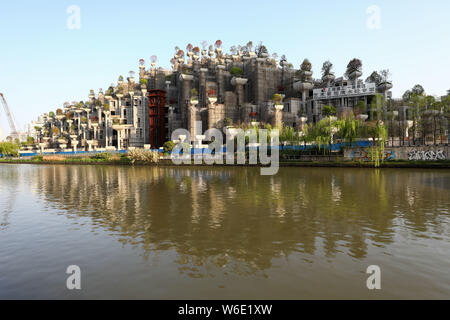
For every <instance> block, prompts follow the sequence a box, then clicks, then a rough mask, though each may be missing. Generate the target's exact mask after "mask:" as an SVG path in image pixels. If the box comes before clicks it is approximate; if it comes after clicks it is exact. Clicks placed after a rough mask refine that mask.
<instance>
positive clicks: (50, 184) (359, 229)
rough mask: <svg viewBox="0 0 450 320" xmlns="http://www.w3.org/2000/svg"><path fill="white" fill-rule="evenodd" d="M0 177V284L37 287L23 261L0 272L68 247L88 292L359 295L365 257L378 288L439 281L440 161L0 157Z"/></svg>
mask: <svg viewBox="0 0 450 320" xmlns="http://www.w3.org/2000/svg"><path fill="white" fill-rule="evenodd" d="M0 178H1V181H0V192H1V194H2V196H1V200H0V210H1V211H0V212H1V215H0V241H1V243H8V244H9V245H8V246H3V245H2V248H1V249H0V258H1V261H0V262H1V263H2V265H0V271H2V267H3V269H4V270H3V273H2V276H0V297H2V293H1V291H2V290H1V289H2V283H3V286H4V289H5V290H4V291H3V292H4V297H7V298H8V297H11V296H19V297H21V296H25V297H27V292H28V293H29V292H31V293H32V294H30V295H31V296H32V297H40V296H41V295H40V291H39V290H38V288H32V289H30V288H29V286H30V283H29V282H30V281H31V282H34V281H35V280H34V279H35V278H34V277H33V275H29V282H28V284H24V283H23V281H20V280H18V279H16V278H15V279H14V280H11V277H14V275H15V274H14V270H17V264H19V263H27V261H28V259H30V260H31V259H34V260H33V261H34V262H35V263H36V264H38V265H39V267H40V268H42V269H40V270H37V272H39V273H40V274H44V275H45V273H46V272H48V273H51V272H57V271H56V270H59V269H58V268H62V265H64V263H65V262H66V260H67V262H69V260H70V261H75V262H77V261H80V262H79V263H80V264H81V262H83V264H84V266H85V268H92V270H96V271H95V272H94V271H93V272H92V273H91V274H90V276H91V277H92V278H91V281H92V282H95V284H96V286H95V287H96V289H95V290H93V291H91V292H86V293H85V294H86V296H87V297H104V296H108V294H111V293H110V292H109V291H108V288H109V287H108V286H109V285H110V283H111V279H112V277H115V278H114V279H117V278H118V277H119V278H121V279H123V285H124V286H125V285H127V286H128V288H127V289H120V292H121V293H120V294H118V297H123V296H125V297H151V298H160V297H161V298H179V297H184V298H224V297H225V298H226V297H228V294H230V297H236V298H239V297H243V298H254V297H268V298H272V299H273V298H294V299H297V298H322V297H323V298H329V297H332V298H345V297H356V298H359V297H360V296H361V293H362V292H363V293H364V294H367V292H366V291H364V289H365V288H364V287H365V278H366V275H365V274H364V273H365V268H367V266H368V265H370V264H381V265H382V269H383V267H384V270H387V271H386V272H385V273H384V275H385V278H383V279H384V281H385V282H384V283H386V286H387V287H388V289H389V288H390V289H391V290H390V291H389V290H386V291H387V292H386V291H385V292H384V293H383V294H381V295H380V296H379V297H388V298H389V297H394V298H407V297H416V296H420V297H439V298H441V297H445V296H446V295H448V294H449V289H450V285H449V278H448V272H447V271H448V267H449V262H450V260H449V258H448V252H450V251H449V250H450V246H449V239H450V233H449V221H450V214H449V207H450V206H449V204H450V197H449V195H450V191H449V189H450V172H448V171H432V170H383V171H381V170H365V169H363V170H359V169H326V168H283V169H281V170H280V172H279V174H278V175H276V176H273V177H263V176H260V175H259V170H257V169H252V168H199V169H196V168H156V167H155V168H147V167H135V168H129V167H105V166H97V167H96V166H15V165H10V166H0ZM71 243H72V244H73V243H76V244H77V245H76V246H71V245H70V244H71ZM24 247H25V248H27V250H28V251H27V250H25V251H26V252H28V253H29V255H28V256H24V253H25V252H23V250H22V249H23V248H24ZM50 248H54V249H50ZM22 253H23V254H22ZM50 254H51V255H50ZM69 256H70V257H71V258H70V259H69V258H68V257H69ZM58 258H59V259H60V260H61V261H59V260H58ZM36 261H37V262H36ZM38 262H39V263H38ZM75 262H74V263H75ZM69 263H70V262H69ZM108 263H113V265H108V267H107V268H106V269H104V268H105V264H108ZM105 270H107V271H105ZM19 271H21V272H24V273H27V274H29V273H30V271H29V270H27V268H25V267H24V268H23V269H20V268H19ZM96 272H99V274H101V272H103V273H105V272H106V274H105V275H104V276H103V277H101V276H99V275H98V274H96ZM94 275H95V276H94ZM155 277H160V278H163V279H164V282H161V283H159V284H156V283H155V280H154V279H155ZM352 277H353V278H352ZM414 277H416V278H414ZM386 278H388V279H389V280H386ZM355 279H358V280H357V281H361V284H360V287H361V288H359V287H357V286H356V284H355V282H356V280H355ZM417 279H419V280H420V281H421V282H422V283H421V284H417V283H416V282H417V281H415V280H417ZM56 281H57V280H56V278H55V279H53V278H52V277H51V276H49V279H48V282H47V284H52V283H53V282H56ZM58 281H59V280H58ZM117 281H118V280H117ZM143 281H144V282H145V281H151V282H152V283H151V284H150V285H148V284H147V285H145V286H144V285H143V283H142V282H143ZM161 281H162V280H161ZM205 281H206V282H205ZM389 281H390V282H389ZM414 281H415V282H414ZM293 283H296V284H297V285H296V286H294V285H293ZM389 283H391V286H392V288H391V287H390V286H389ZM411 283H416V284H415V286H417V291H414V290H412V291H411ZM181 284H184V285H187V286H191V289H190V290H188V289H183V290H188V291H186V292H185V291H183V290H182V289H180V288H179V286H180V285H181ZM330 284H331V287H330ZM333 285H334V286H335V287H336V288H335V289H332V288H333ZM251 286H253V287H254V288H250V287H251ZM339 286H340V288H341V289H338V287H339ZM306 287H308V289H306ZM311 287H314V289H311ZM27 288H28V291H26V289H27ZM162 288H165V289H162ZM226 288H233V289H234V295H231V293H230V292H228V293H227V292H226ZM58 290H59V289H58ZM58 290H51V289H49V290H48V291H45V292H44V293H43V295H44V297H46V296H48V297H53V295H55V294H57V292H59V291H58ZM365 290H366V289H365ZM342 291H344V292H346V294H342ZM64 294H67V293H64ZM415 294H416V295H415ZM112 296H113V297H115V295H114V294H112Z"/></svg>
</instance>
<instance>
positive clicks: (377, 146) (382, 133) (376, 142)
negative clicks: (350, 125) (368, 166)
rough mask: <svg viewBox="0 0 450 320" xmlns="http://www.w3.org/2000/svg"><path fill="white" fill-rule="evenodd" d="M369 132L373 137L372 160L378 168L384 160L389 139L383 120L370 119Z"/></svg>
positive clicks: (367, 126) (367, 124) (367, 125)
mask: <svg viewBox="0 0 450 320" xmlns="http://www.w3.org/2000/svg"><path fill="white" fill-rule="evenodd" d="M366 128H367V131H366V132H367V134H368V135H369V137H371V138H372V146H371V147H370V154H371V158H372V162H373V163H374V165H375V167H376V168H378V167H379V166H380V164H381V162H383V161H384V150H385V145H386V140H387V136H388V133H387V129H386V127H385V126H384V125H383V124H382V122H381V121H370V122H367V123H366Z"/></svg>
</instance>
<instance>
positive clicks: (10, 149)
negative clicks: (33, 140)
mask: <svg viewBox="0 0 450 320" xmlns="http://www.w3.org/2000/svg"><path fill="white" fill-rule="evenodd" d="M0 154H1V155H2V156H4V157H18V156H19V145H17V144H15V143H12V142H2V143H0Z"/></svg>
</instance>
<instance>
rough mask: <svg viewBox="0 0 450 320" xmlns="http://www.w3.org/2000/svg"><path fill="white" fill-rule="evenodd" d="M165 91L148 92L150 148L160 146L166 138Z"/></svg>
mask: <svg viewBox="0 0 450 320" xmlns="http://www.w3.org/2000/svg"><path fill="white" fill-rule="evenodd" d="M165 108H166V92H165V91H163V90H150V91H149V93H148V114H149V133H150V144H151V147H152V149H156V148H160V147H162V146H163V144H164V142H165V140H166V109H165Z"/></svg>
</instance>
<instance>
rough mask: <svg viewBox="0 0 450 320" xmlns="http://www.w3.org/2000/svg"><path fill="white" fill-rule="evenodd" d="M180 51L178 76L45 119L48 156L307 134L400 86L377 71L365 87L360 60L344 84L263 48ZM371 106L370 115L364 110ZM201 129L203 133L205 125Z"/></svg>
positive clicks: (42, 136)
mask: <svg viewBox="0 0 450 320" xmlns="http://www.w3.org/2000/svg"><path fill="white" fill-rule="evenodd" d="M186 50H187V52H186V53H185V52H184V51H183V50H181V49H180V48H178V47H176V48H175V54H174V57H173V58H172V59H171V64H172V69H170V70H169V69H163V68H157V67H156V57H152V59H151V66H150V67H149V68H146V66H145V61H144V60H140V66H139V77H138V78H136V77H135V73H134V72H130V73H129V76H128V78H127V79H124V78H123V77H122V76H121V77H120V78H119V80H118V82H117V83H116V84H112V85H111V86H110V87H109V88H108V89H107V90H106V91H105V92H104V91H103V90H101V89H100V90H99V92H98V93H97V94H96V93H95V92H94V90H91V92H90V94H89V101H87V102H81V103H77V102H73V103H66V104H65V105H64V107H63V108H61V109H58V110H57V111H56V113H54V114H53V113H51V114H45V115H44V116H43V117H42V119H43V120H44V125H43V126H42V128H41V129H38V133H37V135H38V137H37V138H38V139H39V141H40V147H41V148H42V149H48V148H57V149H67V150H80V149H83V150H94V149H97V150H103V149H107V150H108V149H127V148H130V147H131V148H142V147H145V146H148V145H151V147H152V148H154V147H161V146H162V145H163V143H164V142H165V141H168V140H170V138H171V134H172V132H173V131H174V130H176V129H179V128H185V129H188V130H189V132H190V134H191V137H190V139H191V141H192V140H194V139H195V137H196V136H197V135H201V134H202V133H203V131H205V130H206V129H208V128H219V129H222V128H223V127H225V126H230V125H240V124H245V123H254V122H258V123H270V124H271V125H272V126H280V125H281V124H284V125H288V126H292V127H294V128H295V129H296V130H299V131H301V130H302V128H303V126H304V125H305V124H306V123H315V122H317V121H319V120H320V119H322V118H323V117H324V114H323V112H322V109H323V107H324V106H325V105H332V106H334V107H335V108H336V109H337V112H338V113H345V112H349V111H354V112H356V113H366V112H367V108H366V107H367V106H369V105H370V104H371V102H372V101H373V98H374V97H375V95H376V94H377V93H379V94H382V95H384V96H385V97H388V96H389V95H390V93H389V89H391V88H392V84H391V83H390V82H389V81H388V79H387V74H386V75H385V76H383V74H379V73H377V72H374V73H372V75H371V76H370V77H369V78H367V80H366V81H363V80H362V79H360V78H361V76H362V63H361V61H360V60H358V59H353V60H352V61H351V62H350V63H349V65H348V67H347V72H346V74H345V75H344V76H343V77H339V78H336V77H335V75H334V74H333V72H332V66H333V65H332V64H331V63H330V62H325V63H324V65H323V67H322V75H321V77H320V78H319V79H315V78H314V77H313V72H312V65H311V63H310V62H309V61H308V60H307V59H305V60H304V61H303V63H302V64H301V66H300V68H299V69H298V70H296V69H294V67H293V65H292V64H291V63H289V62H288V61H287V60H286V58H285V57H284V56H282V57H281V58H280V59H278V56H277V55H276V54H273V55H269V53H268V51H267V49H266V47H265V46H263V45H258V46H256V47H255V48H253V44H252V43H251V42H249V43H248V44H247V45H245V46H238V47H232V48H231V52H230V53H224V51H223V49H222V43H221V41H217V42H216V43H215V46H209V47H208V46H207V45H206V44H205V43H204V44H203V49H202V50H201V49H200V48H199V47H194V46H192V45H188V46H187V48H186ZM361 106H365V108H361ZM200 122H201V124H202V128H200V126H199V123H200Z"/></svg>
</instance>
